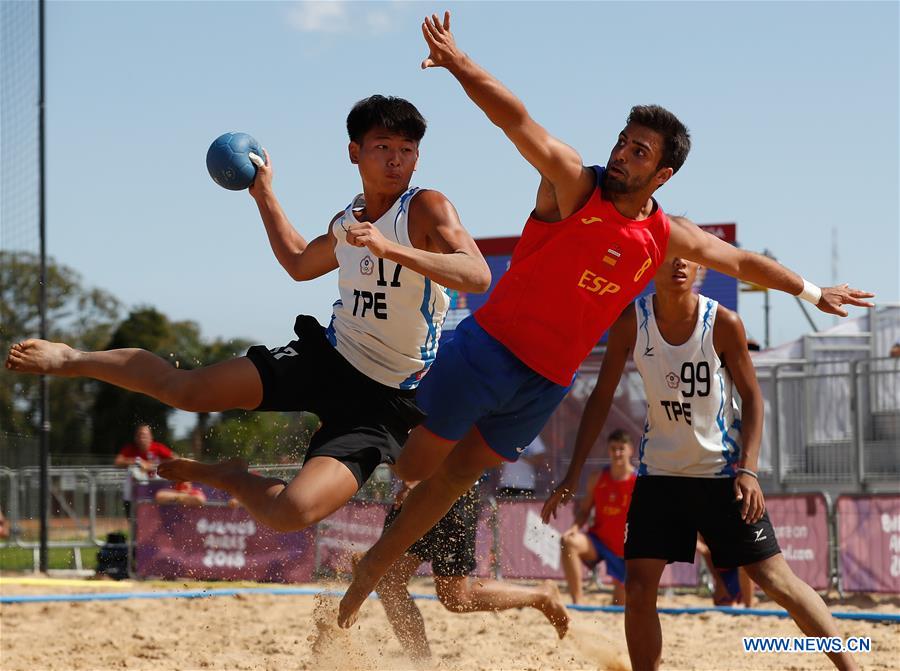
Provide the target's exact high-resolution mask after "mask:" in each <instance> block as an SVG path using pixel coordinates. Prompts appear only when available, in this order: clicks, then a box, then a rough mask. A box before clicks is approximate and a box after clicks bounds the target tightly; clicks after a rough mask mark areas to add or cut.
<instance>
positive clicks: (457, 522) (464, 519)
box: [384, 485, 481, 578]
mask: <svg viewBox="0 0 900 671" xmlns="http://www.w3.org/2000/svg"><path fill="white" fill-rule="evenodd" d="M480 507H481V497H480V496H479V495H478V485H475V486H474V487H472V489H470V490H469V491H468V492H466V493H465V494H463V495H462V496H461V497H460V498H459V500H458V501H457V502H456V503H454V504H453V507H452V508H450V510H449V511H447V514H446V515H444V516H443V517H442V518H441V520H440V522H438V523H437V524H435V525H434V526H433V527H431V530H430V531H429V532H428V533H427V534H425V535H424V536H422V538H420V539H419V540H417V541H416V542H415V543H413V545H412V547H410V548H409V550H407V551H406V554H410V555H414V556H415V557H417V558H419V559H421V560H422V561H423V562H426V561H427V562H431V572H432V573H433V574H434V575H436V576H439V577H443V578H455V577H460V576H467V575H469V574H470V573H471V572H472V571H474V570H475V564H476V560H475V536H476V532H477V531H478V511H479V508H480ZM399 514H400V508H391V510H390V512H388V514H387V517H386V518H385V519H384V528H385V529H387V528H388V527H389V526H391V524H392V523H393V522H394V520H395V519H396V518H397V515H399Z"/></svg>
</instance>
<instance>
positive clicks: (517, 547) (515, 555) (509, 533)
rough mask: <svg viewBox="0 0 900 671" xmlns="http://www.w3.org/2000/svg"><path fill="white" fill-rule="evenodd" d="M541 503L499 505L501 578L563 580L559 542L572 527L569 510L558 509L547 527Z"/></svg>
mask: <svg viewBox="0 0 900 671" xmlns="http://www.w3.org/2000/svg"><path fill="white" fill-rule="evenodd" d="M542 505H543V503H542V502H533V501H501V502H499V503H498V510H497V516H498V519H497V521H498V523H499V528H500V548H499V555H500V557H499V559H500V575H501V576H503V577H504V578H553V579H556V580H563V579H565V574H564V573H563V568H562V564H561V563H560V545H559V539H560V537H561V536H562V534H563V533H564V532H565V531H566V529H568V528H569V527H570V526H572V522H573V519H574V518H573V514H572V507H571V506H566V507H564V508H560V509H559V511H558V515H557V517H556V519H555V520H553V521H552V522H551V523H550V524H546V525H545V524H544V523H543V522H542V521H541V506H542Z"/></svg>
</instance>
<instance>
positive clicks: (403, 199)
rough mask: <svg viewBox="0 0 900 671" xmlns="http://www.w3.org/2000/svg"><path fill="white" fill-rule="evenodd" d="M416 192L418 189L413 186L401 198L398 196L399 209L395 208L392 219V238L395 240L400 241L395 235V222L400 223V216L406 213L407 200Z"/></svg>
mask: <svg viewBox="0 0 900 671" xmlns="http://www.w3.org/2000/svg"><path fill="white" fill-rule="evenodd" d="M418 191H419V187H417V186H414V187H412V188H411V189H409V190H408V191H407V192H406V193H404V194H403V195H402V196H400V207H399V208H397V216H395V217H394V237H395V238H396V239H397V240H400V236H399V235H398V234H397V222H398V221H400V215H401V214H403V213H404V212H405V211H406V203H408V202H409V199H410V198H412V197H413V196H414V195H415V194H416V193H417V192H418Z"/></svg>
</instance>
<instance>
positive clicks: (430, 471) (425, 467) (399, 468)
mask: <svg viewBox="0 0 900 671" xmlns="http://www.w3.org/2000/svg"><path fill="white" fill-rule="evenodd" d="M456 444H457V443H456V441H454V440H448V439H446V438H441V437H440V436H438V435H437V434H434V433H432V432H431V431H429V430H428V429H426V428H425V427H424V426H417V427H416V428H415V429H413V430H412V431H410V433H409V437H408V438H407V439H406V442H404V443H403V451H402V452H401V453H400V456H399V457H397V463H396V464H394V465H393V466H392V467H391V469H392V470H393V471H394V475H396V476H397V477H398V478H400V479H401V480H405V481H407V482H421V481H422V480H427V479H428V478H430V477H431V476H432V475H434V473H435V471H436V470H437V469H438V467H439V466H440V465H441V462H442V461H444V459H446V458H447V455H448V454H450V452H452V451H453V448H454V447H455V446H456Z"/></svg>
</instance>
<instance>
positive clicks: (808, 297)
mask: <svg viewBox="0 0 900 671" xmlns="http://www.w3.org/2000/svg"><path fill="white" fill-rule="evenodd" d="M799 297H800V298H802V299H803V300H805V301H809V302H810V303H812V304H813V305H818V304H819V300H820V299H821V298H822V290H821V289H820V288H819V287H817V286H816V285H815V284H813V283H812V282H810V281H808V280H803V291H801V292H800V294H799Z"/></svg>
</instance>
